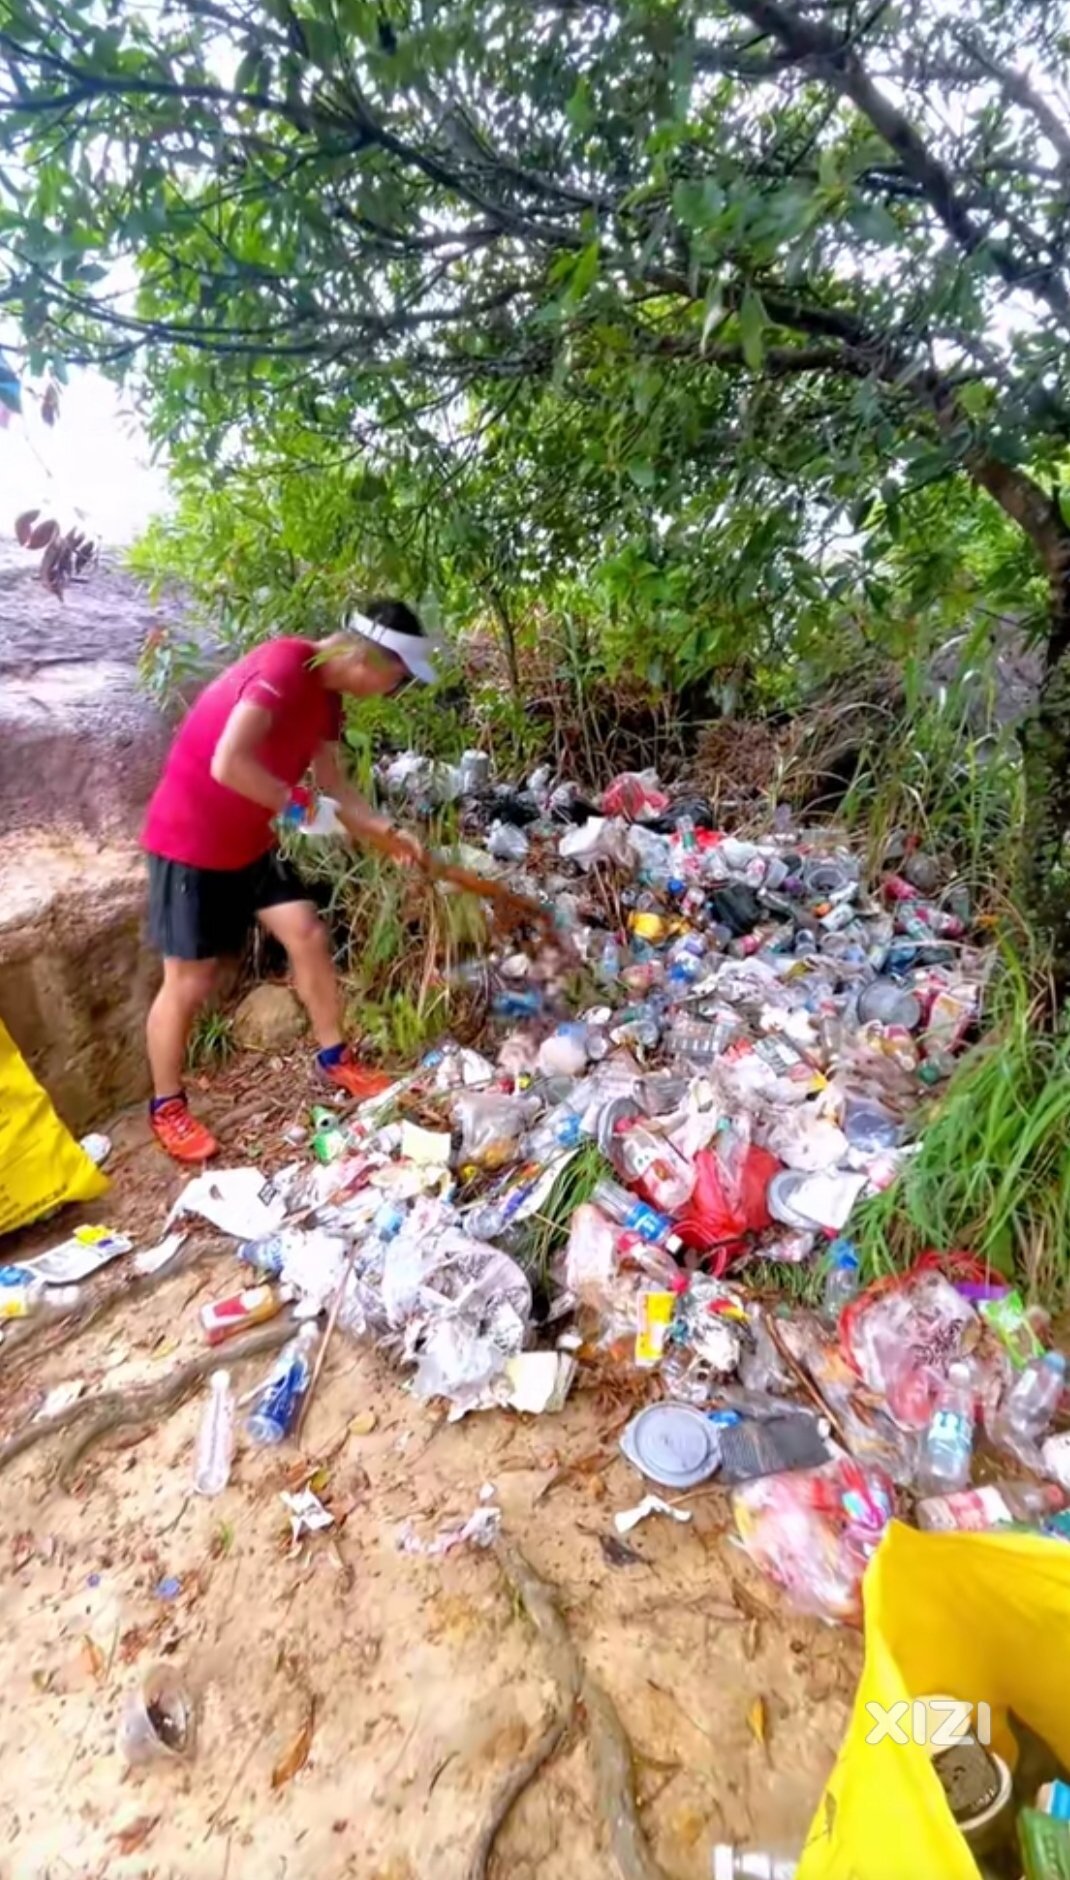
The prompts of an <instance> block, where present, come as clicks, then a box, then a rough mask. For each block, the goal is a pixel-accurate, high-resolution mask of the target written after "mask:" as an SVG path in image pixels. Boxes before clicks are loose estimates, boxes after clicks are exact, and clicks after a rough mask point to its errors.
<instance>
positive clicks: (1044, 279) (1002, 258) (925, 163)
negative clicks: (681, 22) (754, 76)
mask: <svg viewBox="0 0 1070 1880" xmlns="http://www.w3.org/2000/svg"><path fill="white" fill-rule="evenodd" d="M728 5H729V6H730V7H731V8H732V9H733V10H734V11H735V12H737V13H743V14H745V15H746V17H747V18H748V19H749V20H751V21H752V22H753V24H754V25H755V26H757V27H758V28H759V29H760V30H761V31H762V32H763V33H765V34H766V35H767V36H768V37H769V38H771V39H774V40H776V41H778V43H779V44H780V45H782V46H783V47H784V48H785V50H786V51H788V52H790V53H791V54H792V55H793V56H794V57H795V58H796V59H797V60H799V61H800V62H803V61H805V62H806V63H807V64H809V65H810V66H811V67H812V68H813V70H814V71H815V73H816V74H817V75H818V76H819V77H820V78H822V79H824V81H825V82H826V83H827V84H829V85H832V86H833V87H834V88H835V90H836V91H838V92H839V93H840V95H841V97H844V98H849V99H850V100H851V103H852V104H853V105H854V106H855V107H856V109H857V110H858V111H860V112H861V113H862V116H863V117H865V118H866V119H867V120H868V121H869V123H870V124H872V126H873V128H874V130H875V131H877V132H878V133H879V135H880V136H881V137H883V139H884V141H885V143H887V144H888V145H889V146H890V147H891V149H892V150H894V151H895V154H896V156H897V157H898V158H899V161H900V163H901V164H902V166H903V169H904V170H905V171H906V174H907V175H908V176H910V177H912V178H913V180H914V181H915V182H916V183H918V184H919V185H920V186H921V188H922V190H923V191H924V193H925V196H926V199H927V200H928V202H929V203H930V204H931V206H932V208H933V209H934V210H935V212H936V214H937V215H938V216H939V218H940V220H941V222H942V223H943V225H944V227H945V228H946V229H947V231H948V233H949V234H950V235H951V236H952V237H953V238H954V240H955V241H956V242H957V243H958V244H959V246H960V248H962V249H963V250H964V251H965V252H966V253H967V254H970V255H974V254H977V253H978V251H979V250H980V249H982V248H984V249H985V250H986V251H987V252H988V254H990V255H991V257H992V261H993V263H994V265H995V267H996V268H997V269H998V271H999V274H1000V276H1001V277H1002V279H1003V280H1004V281H1005V282H1006V283H1007V285H1008V286H1009V287H1017V288H1021V289H1023V291H1025V292H1027V293H1029V294H1031V295H1032V296H1033V297H1034V298H1038V299H1041V300H1043V301H1045V302H1046V303H1047V305H1048V306H1049V307H1050V308H1051V310H1052V311H1053V312H1054V313H1056V314H1057V315H1058V316H1059V319H1060V320H1061V321H1063V322H1064V324H1066V325H1068V326H1070V292H1068V290H1067V286H1066V282H1065V281H1064V280H1063V279H1062V278H1061V276H1060V275H1059V274H1058V273H1057V272H1056V271H1055V270H1054V269H1053V268H1052V267H1050V266H1048V265H1039V264H1038V263H1037V262H1035V261H1034V260H1028V261H1027V260H1024V259H1023V258H1021V257H1019V256H1016V255H1014V254H1012V253H1011V251H1010V250H1009V249H1008V248H1007V247H1006V245H1005V244H1004V243H1003V242H1000V241H995V240H993V239H992V238H991V236H990V235H989V233H988V231H987V230H985V229H984V228H982V227H981V226H980V224H979V223H977V222H976V221H975V220H974V218H973V216H972V214H971V213H970V210H969V208H968V206H967V204H966V203H965V202H964V201H963V200H962V198H961V196H959V194H958V192H957V191H956V189H955V186H954V182H953V180H952V178H951V175H950V174H949V172H948V171H947V170H946V169H945V167H944V165H943V164H942V163H941V162H940V161H939V159H938V158H937V157H936V156H934V155H933V153H932V151H930V150H929V148H928V146H927V145H926V144H925V142H924V140H923V139H922V137H921V136H920V134H919V132H918V131H917V130H916V129H915V128H914V126H913V124H911V122H910V120H909V119H908V118H907V117H906V116H905V115H904V113H903V112H902V111H901V110H900V109H899V107H898V106H897V105H895V104H893V103H892V100H891V99H890V98H888V97H887V96H886V95H885V93H884V92H883V91H881V90H880V89H879V87H878V86H877V85H875V84H874V83H873V81H872V79H871V78H870V77H869V75H868V73H867V72H866V69H865V67H864V66H863V65H862V63H861V60H860V59H859V58H858V56H857V54H856V53H855V52H854V51H853V50H852V48H851V41H850V39H845V38H844V37H843V36H842V35H841V34H839V33H837V32H835V31H834V30H833V29H832V28H831V27H828V26H825V25H823V24H821V23H819V22H815V21H812V20H808V19H806V18H804V17H803V16H802V15H801V14H799V13H796V12H792V11H790V10H789V9H788V7H786V6H784V5H782V4H780V0H728Z"/></svg>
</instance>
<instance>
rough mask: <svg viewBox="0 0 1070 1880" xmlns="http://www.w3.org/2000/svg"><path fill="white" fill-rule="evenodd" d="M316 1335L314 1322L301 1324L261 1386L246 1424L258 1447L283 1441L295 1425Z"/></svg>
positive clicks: (317, 1328)
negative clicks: (257, 1399)
mask: <svg viewBox="0 0 1070 1880" xmlns="http://www.w3.org/2000/svg"><path fill="white" fill-rule="evenodd" d="M318 1338H319V1327H318V1325H316V1324H315V1322H314V1321H310V1322H309V1323H308V1324H307V1325H302V1327H301V1330H300V1331H299V1332H298V1334H297V1337H296V1338H291V1340H290V1342H289V1344H288V1345H284V1346H283V1348H282V1350H281V1351H280V1353H279V1355H278V1358H277V1359H276V1361H275V1363H274V1365H273V1366H272V1368H271V1370H270V1371H269V1372H268V1375H267V1377H266V1378H265V1380H264V1383H263V1385H262V1386H261V1389H260V1395H259V1401H258V1402H257V1404H256V1407H255V1408H254V1410H253V1412H252V1414H251V1415H250V1417H249V1422H248V1425H247V1428H248V1431H249V1435H250V1438H251V1439H252V1441H253V1442H254V1443H256V1444H257V1445H258V1447H264V1446H267V1445H273V1444H276V1443H281V1442H284V1441H285V1439H286V1437H287V1436H288V1435H289V1433H290V1431H291V1429H292V1428H293V1425H294V1420H295V1418H296V1416H297V1410H298V1405H299V1404H300V1401H301V1399H302V1397H303V1396H304V1394H305V1392H306V1390H307V1389H308V1386H309V1382H310V1380H311V1377H312V1356H313V1353H314V1351H315V1348H316V1341H317V1339H318Z"/></svg>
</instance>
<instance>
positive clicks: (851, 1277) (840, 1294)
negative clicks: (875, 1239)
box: [822, 1240, 859, 1325]
mask: <svg viewBox="0 0 1070 1880" xmlns="http://www.w3.org/2000/svg"><path fill="white" fill-rule="evenodd" d="M858 1285H859V1272H858V1255H857V1253H856V1252H855V1250H854V1248H853V1246H852V1245H851V1242H850V1241H849V1240H834V1241H833V1243H832V1245H831V1247H830V1248H829V1254H828V1270H827V1272H826V1275H825V1290H824V1294H823V1296H822V1309H823V1311H824V1315H825V1317H826V1319H828V1320H829V1322H830V1323H831V1324H833V1325H835V1324H838V1322H839V1317H840V1313H841V1312H842V1311H843V1308H844V1306H847V1305H850V1303H851V1300H852V1299H853V1298H854V1297H855V1294H856V1293H857V1291H858Z"/></svg>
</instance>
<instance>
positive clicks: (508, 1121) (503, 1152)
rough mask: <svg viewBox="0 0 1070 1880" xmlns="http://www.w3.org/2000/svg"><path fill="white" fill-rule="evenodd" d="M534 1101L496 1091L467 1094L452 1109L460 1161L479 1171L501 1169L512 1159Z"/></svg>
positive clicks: (536, 1103) (470, 1092) (532, 1111)
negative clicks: (459, 1135) (459, 1143)
mask: <svg viewBox="0 0 1070 1880" xmlns="http://www.w3.org/2000/svg"><path fill="white" fill-rule="evenodd" d="M538 1107H539V1106H538V1100H537V1099H535V1100H534V1101H533V1100H532V1099H531V1098H527V1097H508V1096H505V1095H503V1094H502V1092H501V1091H497V1090H479V1091H475V1090H473V1091H468V1092H466V1093H465V1095H464V1096H461V1097H458V1098H457V1101H456V1102H455V1104H454V1106H453V1120H454V1122H455V1123H456V1125H457V1127H458V1128H459V1129H460V1132H461V1161H462V1162H474V1163H475V1164H476V1165H477V1167H479V1168H501V1167H502V1166H503V1165H504V1164H505V1163H506V1162H509V1161H511V1160H512V1159H513V1157H514V1156H515V1154H516V1152H517V1145H518V1143H519V1141H520V1138H521V1136H522V1135H523V1133H524V1130H525V1129H526V1127H527V1124H528V1121H529V1119H530V1118H531V1117H532V1116H534V1115H535V1114H536V1113H537V1111H538Z"/></svg>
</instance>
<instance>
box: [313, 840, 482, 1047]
mask: <svg viewBox="0 0 1070 1880" xmlns="http://www.w3.org/2000/svg"><path fill="white" fill-rule="evenodd" d="M426 834H427V840H428V842H429V845H430V846H431V847H433V848H435V849H438V850H442V849H445V848H448V847H449V846H450V843H451V837H452V834H453V829H452V818H451V817H450V815H449V813H448V812H443V813H442V814H441V815H440V816H439V817H438V818H437V819H436V821H435V823H434V824H433V825H432V826H431V827H430V828H429V829H428V831H427V832H426ZM291 845H292V846H291V853H292V854H293V857H294V860H295V861H296V862H297V864H298V866H299V867H300V869H301V873H302V874H303V875H304V877H305V879H306V880H308V881H310V882H315V883H318V884H319V885H320V887H321V889H322V891H323V894H324V899H325V903H326V905H325V914H326V919H327V923H328V927H329V929H330V932H331V935H332V939H333V941H334V947H335V962H336V965H337V967H338V970H339V974H340V976H341V980H342V986H343V991H344V996H345V1003H346V1019H347V1022H348V1026H349V1029H350V1032H351V1035H352V1036H353V1037H355V1038H359V1039H360V1040H361V1041H362V1043H363V1044H364V1045H366V1046H367V1047H368V1048H369V1049H370V1051H371V1052H372V1053H374V1054H377V1055H378V1056H380V1057H381V1058H383V1059H385V1060H386V1061H387V1062H388V1063H391V1064H396V1065H398V1066H405V1065H409V1064H411V1063H412V1062H413V1059H414V1058H415V1057H417V1056H418V1055H419V1054H420V1052H421V1051H422V1050H424V1049H425V1048H426V1046H427V1045H429V1044H431V1043H433V1042H434V1041H435V1039H437V1038H439V1037H441V1036H442V1034H443V1033H444V1032H445V1031H446V1030H448V1029H456V1028H457V1025H458V1024H459V1025H460V1026H461V1028H462V1029H470V1027H466V1024H465V1020H466V1008H467V1007H468V1006H469V1005H470V1004H471V1000H470V998H468V999H466V997H465V995H464V994H463V993H460V992H457V991H455V990H452V989H451V987H450V983H449V975H450V973H451V970H452V968H454V967H455V966H456V965H457V964H458V963H459V962H460V961H461V960H463V959H466V958H469V957H471V956H473V955H479V954H481V953H484V952H485V951H486V950H487V946H488V939H487V923H486V917H485V914H484V912H483V908H482V906H481V904H480V903H478V902H476V901H474V900H473V899H472V898H471V897H470V896H468V895H455V894H444V893H442V892H441V891H440V890H437V889H435V888H433V887H432V886H431V885H430V883H428V882H427V881H426V880H425V879H424V877H423V876H422V875H419V874H418V873H416V871H414V870H409V869H404V868H399V867H397V866H396V864H395V863H393V862H391V861H389V860H387V859H386V858H385V857H383V856H381V855H378V854H376V853H375V852H374V851H372V850H366V849H356V848H354V849H350V848H347V847H346V846H345V845H344V844H342V843H340V842H329V843H323V844H320V843H315V842H309V841H305V840H303V839H302V838H300V837H294V838H292V839H291Z"/></svg>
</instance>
